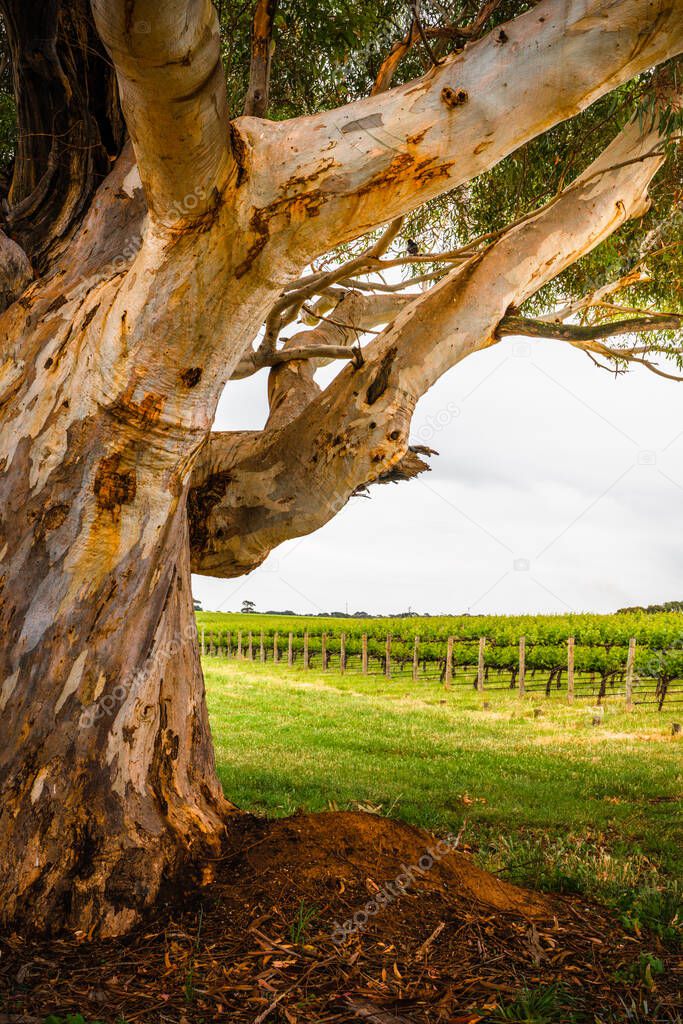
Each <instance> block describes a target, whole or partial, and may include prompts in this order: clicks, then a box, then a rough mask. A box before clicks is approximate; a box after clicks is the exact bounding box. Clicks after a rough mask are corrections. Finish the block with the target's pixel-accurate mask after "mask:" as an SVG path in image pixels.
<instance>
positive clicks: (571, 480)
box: [194, 338, 683, 614]
mask: <svg viewBox="0 0 683 1024" xmlns="http://www.w3.org/2000/svg"><path fill="white" fill-rule="evenodd" d="M323 372H324V373H327V374H328V376H329V371H327V370H326V371H323ZM265 386H266V376H265V374H259V375H257V376H256V377H252V378H250V379H248V380H246V381H240V382H234V383H231V384H230V385H229V387H228V388H227V389H226V392H225V394H224V396H223V399H222V401H221V404H220V407H219V410H218V415H217V419H216V429H220V430H230V429H238V428H252V429H253V428H259V427H261V426H262V425H263V422H264V419H265V415H266V394H265ZM682 399H683V385H678V384H676V383H674V382H671V381H666V380H663V379H662V378H659V377H656V376H654V375H653V374H651V373H649V372H648V371H647V370H645V369H640V368H638V369H636V370H633V371H632V372H631V373H629V374H628V375H626V376H625V377H619V378H617V379H615V378H614V377H613V376H611V375H610V374H608V373H607V372H605V371H604V370H603V371H601V370H598V369H596V368H595V367H594V366H593V364H592V363H591V362H590V360H589V359H588V357H587V356H586V355H584V354H583V353H580V352H577V351H576V350H574V349H571V348H570V347H569V346H568V345H566V344H563V343H560V342H549V341H548V342H545V341H537V340H528V341H527V340H523V339H514V338H507V339H505V340H503V341H501V342H500V343H499V344H498V345H497V346H495V347H493V348H490V349H487V350H486V351H484V352H480V353H476V354H475V355H473V356H471V357H470V358H469V359H467V360H465V361H464V362H463V363H461V364H460V365H459V366H457V367H455V368H454V369H453V370H451V371H450V373H448V374H447V375H446V376H445V377H443V378H442V379H441V380H440V381H439V382H438V384H437V385H436V386H435V387H434V388H433V389H432V390H431V391H430V392H429V393H428V394H427V395H426V396H425V397H424V398H423V399H422V400H421V402H420V403H419V405H418V407H417V410H416V413H415V416H414V418H413V431H412V436H411V440H412V441H415V442H418V443H423V444H429V445H430V446H431V447H432V448H436V449H437V451H438V452H439V453H440V454H439V456H438V457H434V458H433V459H432V471H431V472H430V473H427V474H424V475H423V476H421V477H420V478H419V479H418V480H414V481H412V482H410V483H404V484H397V485H388V486H385V487H375V488H372V489H371V492H370V493H371V498H369V499H368V498H360V497H358V498H352V499H351V501H350V502H349V503H348V505H347V506H346V507H345V508H344V509H343V510H342V511H341V512H340V513H339V514H338V515H337V517H336V518H335V519H334V520H333V521H332V522H330V523H328V525H327V526H325V527H324V528H323V529H322V530H319V531H318V532H317V533H315V534H312V535H311V536H309V537H303V538H300V539H299V540H294V541H290V542H288V543H287V544H284V545H282V547H280V548H278V549H277V550H276V551H274V552H273V553H272V554H271V555H270V557H269V558H268V560H267V561H266V563H265V564H264V565H263V566H262V567H261V568H260V569H258V570H257V571H255V572H254V573H252V574H251V575H250V576H247V577H244V578H242V579H239V580H218V579H212V578H209V577H201V576H195V577H194V594H195V597H198V598H199V599H200V600H201V601H202V602H203V606H204V608H206V609H210V610H219V609H220V610H224V611H238V610H239V609H240V607H241V604H242V601H243V600H244V599H249V600H252V601H254V602H255V603H256V607H257V609H258V610H259V611H266V610H268V609H278V610H281V609H286V608H291V609H292V610H294V611H296V612H302V613H313V614H315V613H317V612H319V611H332V610H344V609H345V608H346V607H347V606H348V608H349V610H350V611H355V610H359V609H362V610H365V611H367V612H370V613H373V614H390V613H392V612H398V611H404V610H407V609H408V608H411V609H412V610H413V611H418V612H431V613H434V614H449V613H453V614H458V613H461V612H467V611H470V612H472V613H473V614H474V613H478V614H485V613H520V612H530V613H534V612H565V611H569V610H572V611H593V612H609V611H613V610H615V609H617V608H619V607H623V606H625V605H633V604H649V603H659V602H661V601H666V600H676V599H678V600H680V599H682V598H683V551H682V550H681V543H680V531H681V523H682V521H683V415H682V414H681V413H682V409H683V403H682V401H681V400H682Z"/></svg>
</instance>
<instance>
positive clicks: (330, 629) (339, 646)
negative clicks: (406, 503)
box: [197, 612, 683, 709]
mask: <svg viewBox="0 0 683 1024" xmlns="http://www.w3.org/2000/svg"><path fill="white" fill-rule="evenodd" d="M197 621H198V629H199V634H200V642H201V645H202V652H203V654H204V655H205V656H206V657H223V658H243V659H247V660H258V661H261V662H266V661H270V662H274V663H278V664H281V665H285V666H289V667H299V668H302V669H312V668H317V669H321V670H323V671H336V672H342V673H344V672H357V673H362V674H376V675H380V674H381V675H384V676H385V677H387V678H389V679H391V678H395V677H405V676H406V675H409V676H411V677H412V679H413V680H414V681H415V682H416V683H419V682H420V680H423V681H427V680H434V679H438V680H440V681H441V682H442V683H443V684H444V686H446V687H450V686H456V685H470V686H474V687H476V688H477V689H479V690H484V689H486V690H496V689H515V688H516V689H518V690H519V691H520V693H521V694H524V693H525V692H527V691H531V692H533V691H541V692H545V693H546V694H547V695H548V696H550V694H551V693H552V692H555V691H558V690H564V691H566V693H567V696H568V697H569V699H573V698H574V697H577V698H589V699H592V700H594V701H597V702H598V703H599V702H601V701H602V700H603V699H604V698H605V697H608V696H610V697H617V696H621V697H623V698H624V699H625V701H626V703H627V704H628V705H630V704H636V703H638V704H652V703H654V704H657V705H658V706H659V708H660V709H661V707H662V705H663V703H664V701H665V700H666V702H667V703H676V702H681V701H683V615H681V614H680V613H678V612H665V613H660V614H654V615H648V614H643V613H632V614H620V615H567V616H516V617H512V616H462V617H438V618H437V617H433V618H432V617H429V618H396V619H359V618H332V617H330V618H325V617H308V618H307V617H302V616H285V615H282V616H279V615H258V614H251V615H243V614H220V613H211V612H199V613H198V614H197Z"/></svg>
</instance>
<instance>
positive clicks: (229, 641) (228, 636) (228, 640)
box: [225, 630, 232, 658]
mask: <svg viewBox="0 0 683 1024" xmlns="http://www.w3.org/2000/svg"><path fill="white" fill-rule="evenodd" d="M225 657H226V658H232V633H231V632H230V630H228V632H227V634H226V638H225Z"/></svg>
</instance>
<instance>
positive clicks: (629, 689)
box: [626, 636, 636, 711]
mask: <svg viewBox="0 0 683 1024" xmlns="http://www.w3.org/2000/svg"><path fill="white" fill-rule="evenodd" d="M635 663H636V638H635V637H634V636H632V637H631V639H630V640H629V642H628V659H627V661H626V710H627V711H633V669H634V667H635Z"/></svg>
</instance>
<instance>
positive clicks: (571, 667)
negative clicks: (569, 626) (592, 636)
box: [567, 636, 574, 704]
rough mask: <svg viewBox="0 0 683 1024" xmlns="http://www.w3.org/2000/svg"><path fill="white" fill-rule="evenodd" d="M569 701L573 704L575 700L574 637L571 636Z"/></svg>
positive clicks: (568, 652) (568, 643)
mask: <svg viewBox="0 0 683 1024" xmlns="http://www.w3.org/2000/svg"><path fill="white" fill-rule="evenodd" d="M567 700H568V701H569V703H570V704H571V703H572V702H573V700H574V637H573V636H570V637H569V640H568V641H567Z"/></svg>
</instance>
